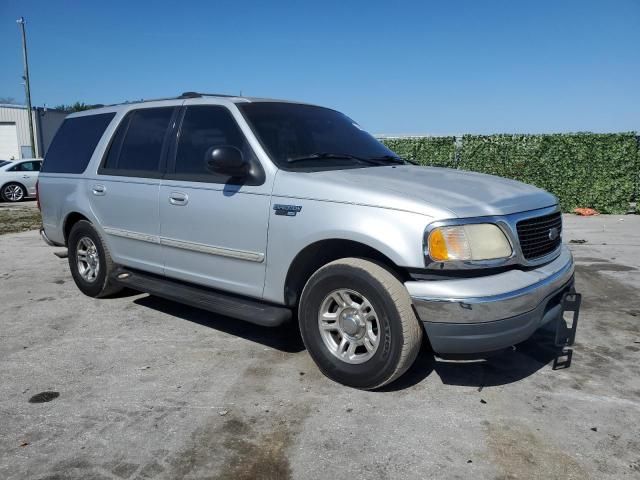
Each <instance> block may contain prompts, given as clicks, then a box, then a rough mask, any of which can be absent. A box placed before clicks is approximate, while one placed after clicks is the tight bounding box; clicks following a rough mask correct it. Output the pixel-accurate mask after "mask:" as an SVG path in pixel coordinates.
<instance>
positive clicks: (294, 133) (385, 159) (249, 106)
mask: <svg viewBox="0 0 640 480" xmlns="http://www.w3.org/2000/svg"><path fill="white" fill-rule="evenodd" d="M238 108H239V109H240V111H241V112H242V113H243V114H244V116H245V118H246V119H247V121H248V122H249V125H250V126H251V128H252V129H253V131H254V133H255V135H256V136H257V137H258V140H260V142H261V143H262V145H263V146H264V147H265V149H266V150H267V153H268V154H269V156H270V157H271V159H272V160H273V161H274V162H275V163H276V164H277V165H278V166H279V167H280V168H284V169H287V170H292V169H318V168H321V169H322V168H341V167H352V166H358V167H364V166H379V165H388V164H392V163H398V161H399V159H398V156H397V155H396V154H395V153H393V152H392V151H391V150H389V149H388V148H387V147H385V146H384V145H382V144H381V143H380V142H379V141H378V140H376V139H375V138H374V137H372V136H371V135H369V134H368V133H367V132H365V131H364V130H362V129H361V128H360V127H359V126H358V124H357V123H355V122H354V121H353V120H351V119H350V118H349V117H347V116H346V115H344V114H342V113H340V112H336V111H335V110H331V109H328V108H322V107H316V106H312V105H301V104H297V103H280V102H256V103H244V104H240V105H238ZM400 162H401V160H400Z"/></svg>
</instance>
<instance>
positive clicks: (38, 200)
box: [36, 180, 42, 210]
mask: <svg viewBox="0 0 640 480" xmlns="http://www.w3.org/2000/svg"><path fill="white" fill-rule="evenodd" d="M38 183H40V181H39V180H37V181H36V205H37V206H38V210H42V209H41V208H40V188H39V187H38Z"/></svg>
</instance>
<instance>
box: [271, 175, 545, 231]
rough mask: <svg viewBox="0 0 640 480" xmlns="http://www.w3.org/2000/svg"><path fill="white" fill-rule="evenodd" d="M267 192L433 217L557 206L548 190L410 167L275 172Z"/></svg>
mask: <svg viewBox="0 0 640 480" xmlns="http://www.w3.org/2000/svg"><path fill="white" fill-rule="evenodd" d="M273 194H274V195H275V196H283V197H296V198H309V199H316V200H324V201H336V202H345V203H356V204H361V205H369V206H375V207H385V208H393V209H397V210H404V211H409V212H414V213H419V214H422V215H428V216H430V217H433V218H437V219H443V218H455V217H459V218H464V217H478V216H486V215H507V214H510V213H518V212H524V211H527V210H534V209H537V208H544V207H550V206H553V205H555V204H556V203H557V199H556V198H555V197H554V196H553V195H552V194H550V193H549V192H547V191H545V190H542V189H540V188H537V187H534V186H531V185H527V184H525V183H522V182H517V181H515V180H509V179H506V178H502V177H496V176H493V175H486V174H482V173H475V172H465V171H462V170H454V169H449V168H435V167H419V166H414V165H397V166H384V167H369V168H353V169H344V170H330V171H322V172H290V171H283V170H281V171H280V172H278V177H277V179H276V184H275V186H274V191H273Z"/></svg>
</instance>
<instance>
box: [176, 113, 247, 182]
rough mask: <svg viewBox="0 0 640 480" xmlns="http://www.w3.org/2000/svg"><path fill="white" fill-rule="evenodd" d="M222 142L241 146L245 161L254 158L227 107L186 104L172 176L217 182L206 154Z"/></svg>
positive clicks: (237, 146) (222, 143) (221, 144)
mask: <svg viewBox="0 0 640 480" xmlns="http://www.w3.org/2000/svg"><path fill="white" fill-rule="evenodd" d="M223 145H230V146H233V147H236V148H238V149H240V151H241V152H242V154H243V156H244V158H245V159H247V160H248V161H252V160H254V159H255V156H254V153H253V150H252V149H251V146H250V145H249V142H248V141H247V139H246V138H245V136H244V134H243V133H242V131H241V130H240V127H238V124H237V123H236V121H235V119H234V118H233V116H232V115H231V112H229V110H227V109H226V108H225V107H219V106H213V105H199V106H193V107H187V110H186V112H185V115H184V120H183V121H182V128H181V130H180V137H179V140H178V148H177V152H176V165H175V174H174V175H173V177H174V178H180V179H185V180H195V181H198V180H201V181H211V182H216V181H217V180H216V179H215V178H214V177H216V175H215V174H213V173H211V172H210V171H209V170H207V169H206V168H205V154H206V153H207V151H208V150H209V149H211V148H212V147H220V146H223ZM198 177H200V178H198ZM219 181H224V180H223V179H219Z"/></svg>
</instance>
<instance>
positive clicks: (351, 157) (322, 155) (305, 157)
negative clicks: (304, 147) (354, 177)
mask: <svg viewBox="0 0 640 480" xmlns="http://www.w3.org/2000/svg"><path fill="white" fill-rule="evenodd" d="M319 158H335V159H338V160H343V159H346V160H366V159H364V158H360V157H356V156H355V155H349V154H348V153H329V152H317V153H310V154H309V155H300V156H299V157H292V158H288V159H287V162H288V163H295V162H304V161H306V160H317V159H319Z"/></svg>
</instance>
